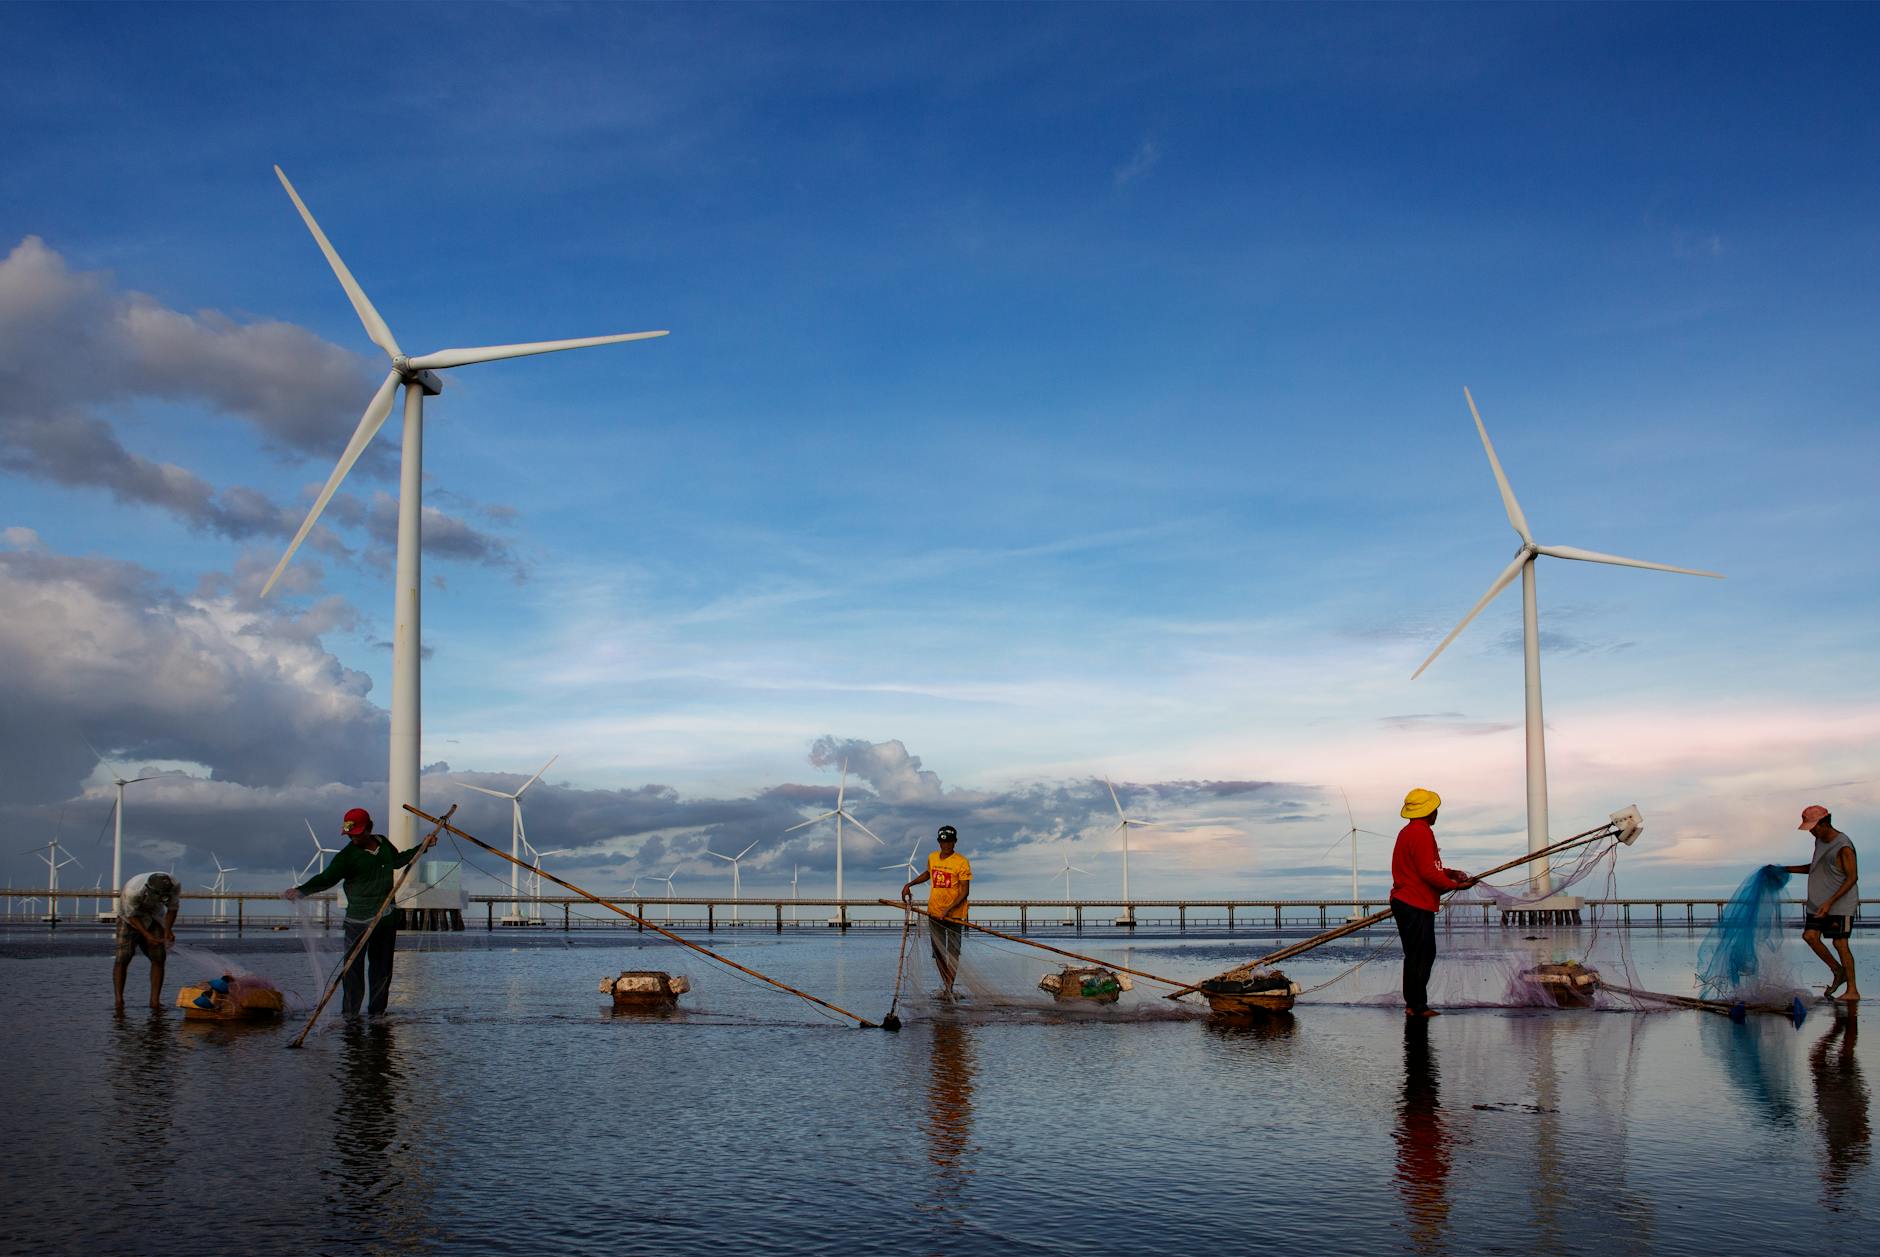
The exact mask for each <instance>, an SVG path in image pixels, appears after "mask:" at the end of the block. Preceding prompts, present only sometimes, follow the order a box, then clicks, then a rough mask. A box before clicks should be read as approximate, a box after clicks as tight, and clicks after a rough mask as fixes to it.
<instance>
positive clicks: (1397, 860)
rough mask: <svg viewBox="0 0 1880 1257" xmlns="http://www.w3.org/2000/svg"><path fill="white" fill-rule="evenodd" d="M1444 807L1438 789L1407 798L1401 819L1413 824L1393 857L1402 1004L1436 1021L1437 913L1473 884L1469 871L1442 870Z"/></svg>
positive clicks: (1392, 910)
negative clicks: (1451, 895)
mask: <svg viewBox="0 0 1880 1257" xmlns="http://www.w3.org/2000/svg"><path fill="white" fill-rule="evenodd" d="M1442 804H1443V800H1442V796H1440V795H1438V794H1437V793H1436V792H1435V791H1434V790H1412V791H1411V792H1410V793H1409V794H1407V795H1405V796H1404V800H1403V812H1402V813H1401V815H1402V816H1403V817H1404V818H1405V819H1406V820H1408V821H1409V822H1410V823H1409V824H1408V825H1405V826H1404V827H1403V828H1402V829H1401V830H1399V831H1398V832H1397V846H1396V849H1395V850H1393V851H1392V852H1391V855H1390V914H1391V916H1392V917H1394V918H1395V919H1396V921H1397V937H1398V938H1400V939H1402V940H1403V1003H1404V1009H1403V1011H1404V1015H1405V1016H1407V1017H1434V1016H1436V1010H1435V1009H1433V1008H1431V1007H1430V993H1429V988H1430V970H1431V969H1432V968H1434V967H1435V965H1436V910H1437V909H1438V908H1440V907H1441V906H1442V902H1443V900H1442V897H1443V895H1445V894H1447V893H1448V892H1449V891H1452V890H1460V889H1462V888H1463V887H1464V886H1473V885H1474V884H1475V879H1474V878H1472V877H1470V876H1469V875H1468V874H1467V873H1463V872H1459V871H1457V870H1456V869H1449V868H1444V867H1443V858H1442V856H1441V855H1440V854H1439V853H1438V852H1437V850H1436V831H1435V829H1434V828H1433V826H1434V825H1435V823H1436V810H1437V809H1438V808H1439V807H1441V806H1442Z"/></svg>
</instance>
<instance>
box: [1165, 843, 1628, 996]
mask: <svg viewBox="0 0 1880 1257" xmlns="http://www.w3.org/2000/svg"><path fill="white" fill-rule="evenodd" d="M1618 832H1619V826H1618V824H1617V823H1616V822H1613V821H1608V822H1606V823H1605V824H1604V825H1601V826H1599V827H1598V828H1597V829H1589V830H1587V831H1586V832H1585V833H1583V834H1575V835H1573V837H1571V838H1562V839H1561V840H1560V841H1559V842H1556V843H1554V844H1553V845H1552V846H1549V847H1542V848H1541V849H1540V850H1539V851H1530V852H1528V853H1527V854H1526V855H1524V856H1518V857H1516V858H1515V859H1513V860H1510V861H1508V862H1507V863H1506V864H1497V865H1496V866H1495V867H1494V868H1492V869H1489V870H1488V871H1487V872H1486V873H1477V874H1476V875H1475V878H1474V881H1472V882H1471V883H1470V885H1474V884H1475V882H1480V881H1485V880H1486V879H1488V878H1491V877H1493V876H1495V875H1496V874H1497V873H1506V872H1507V871H1508V870H1509V869H1512V868H1519V867H1520V866H1521V865H1523V864H1526V863H1528V862H1529V861H1531V860H1539V859H1543V858H1544V857H1546V856H1550V855H1555V854H1557V853H1559V852H1561V851H1565V850H1566V849H1567V848H1568V847H1576V846H1585V845H1586V844H1587V843H1589V842H1598V841H1600V840H1601V839H1604V838H1610V837H1612V836H1614V835H1615V834H1617V833H1618ZM1456 889H1457V890H1461V889H1463V887H1460V886H1458V887H1457V888H1456ZM1389 917H1390V909H1389V908H1386V909H1384V910H1383V911H1382V912H1373V913H1372V914H1371V915H1370V916H1368V917H1363V918H1360V919H1359V920H1356V921H1347V922H1345V923H1344V924H1343V925H1341V926H1338V927H1337V928H1335V929H1330V930H1326V931H1325V932H1324V933H1323V934H1314V935H1313V936H1312V937H1311V938H1308V939H1302V940H1301V941H1299V942H1297V943H1293V944H1291V945H1289V946H1286V947H1282V948H1280V949H1279V950H1278V951H1274V952H1268V953H1267V954H1266V955H1264V956H1262V957H1260V958H1259V959H1258V960H1249V961H1248V962H1247V963H1246V964H1244V965H1238V966H1236V967H1234V968H1232V969H1229V970H1227V971H1226V972H1225V973H1219V974H1216V975H1215V976H1214V977H1212V978H1209V979H1208V981H1209V982H1233V981H1236V980H1238V979H1240V978H1244V977H1247V976H1248V975H1250V974H1252V973H1253V972H1254V970H1256V969H1261V968H1264V967H1265V966H1267V965H1273V964H1278V963H1279V962H1280V961H1282V960H1289V959H1291V958H1292V957H1294V956H1297V955H1299V954H1300V953H1301V952H1308V951H1311V950H1312V949H1313V948H1315V947H1321V946H1323V945H1324V944H1326V943H1329V942H1332V941H1333V940H1335V939H1340V938H1343V937H1345V935H1347V934H1355V933H1357V932H1358V931H1359V930H1362V929H1367V928H1369V927H1370V926H1373V925H1376V924H1377V923H1378V922H1380V921H1384V920H1388V919H1389ZM1203 985H1204V984H1203V983H1200V982H1197V983H1195V984H1194V985H1193V986H1184V987H1182V988H1181V989H1180V990H1179V991H1174V992H1172V993H1170V994H1168V995H1166V996H1164V997H1163V998H1164V999H1180V998H1181V997H1182V996H1184V995H1191V994H1193V993H1194V992H1196V991H1199V990H1200V989H1201V988H1202V986H1203Z"/></svg>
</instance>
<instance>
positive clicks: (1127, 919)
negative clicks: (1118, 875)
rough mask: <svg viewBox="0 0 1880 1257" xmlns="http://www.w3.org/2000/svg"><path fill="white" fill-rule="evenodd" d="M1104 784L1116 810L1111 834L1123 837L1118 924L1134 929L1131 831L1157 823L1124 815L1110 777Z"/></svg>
mask: <svg viewBox="0 0 1880 1257" xmlns="http://www.w3.org/2000/svg"><path fill="white" fill-rule="evenodd" d="M1103 784H1104V785H1105V786H1107V787H1109V791H1110V803H1111V805H1112V806H1114V807H1115V808H1116V824H1114V825H1112V826H1111V827H1110V832H1111V833H1120V834H1122V835H1123V915H1122V916H1120V917H1118V918H1116V924H1118V925H1124V926H1132V927H1133V926H1134V925H1135V924H1136V909H1135V908H1133V907H1131V906H1130V902H1129V831H1130V829H1131V828H1132V827H1133V828H1138V829H1146V828H1148V827H1149V826H1151V825H1154V824H1155V823H1156V822H1155V821H1145V820H1138V819H1137V818H1136V817H1133V816H1125V815H1123V804H1122V802H1121V800H1119V799H1118V798H1117V797H1116V787H1115V786H1114V785H1112V784H1111V782H1110V779H1109V777H1108V776H1105V777H1104V778H1103Z"/></svg>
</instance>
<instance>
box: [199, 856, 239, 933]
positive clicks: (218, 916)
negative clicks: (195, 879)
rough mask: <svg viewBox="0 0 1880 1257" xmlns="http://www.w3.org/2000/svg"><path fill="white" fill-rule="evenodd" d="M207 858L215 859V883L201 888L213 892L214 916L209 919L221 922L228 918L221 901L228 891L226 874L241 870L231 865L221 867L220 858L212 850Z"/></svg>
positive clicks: (226, 910)
mask: <svg viewBox="0 0 1880 1257" xmlns="http://www.w3.org/2000/svg"><path fill="white" fill-rule="evenodd" d="M209 858H210V859H211V860H214V861H215V885H213V886H204V887H203V889H204V890H209V891H214V892H215V896H216V898H215V909H214V911H215V916H214V917H212V918H211V920H213V921H215V922H216V923H217V924H221V923H223V922H226V921H227V920H228V908H227V907H226V906H225V905H224V904H223V902H222V896H223V895H226V894H227V893H228V875H229V874H230V873H239V872H240V871H241V870H240V869H238V868H235V867H233V866H230V867H229V868H223V867H222V858H221V857H220V856H218V855H216V853H215V852H213V851H211V852H210V853H209Z"/></svg>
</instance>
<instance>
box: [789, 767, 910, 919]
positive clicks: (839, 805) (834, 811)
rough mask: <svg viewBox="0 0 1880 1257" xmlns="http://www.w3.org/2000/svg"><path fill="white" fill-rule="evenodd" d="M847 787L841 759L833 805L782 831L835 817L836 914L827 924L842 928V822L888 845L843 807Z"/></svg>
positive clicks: (844, 910)
mask: <svg viewBox="0 0 1880 1257" xmlns="http://www.w3.org/2000/svg"><path fill="white" fill-rule="evenodd" d="M848 788H849V762H848V761H847V760H843V761H842V780H841V782H840V783H839V784H838V785H837V786H836V805H835V807H833V808H831V809H830V810H829V811H827V812H824V813H823V814H822V815H821V816H812V817H811V818H810V819H808V820H806V821H804V822H803V823H802V824H801V825H792V826H790V828H788V829H786V830H784V831H783V832H784V833H786V834H793V833H795V832H796V831H797V830H799V829H808V828H809V827H810V826H811V825H819V824H821V823H822V822H823V821H826V820H828V819H829V818H830V817H832V816H833V817H835V818H836V914H835V916H833V917H831V918H830V919H829V924H831V925H833V926H836V927H837V928H839V929H844V930H846V929H848V928H849V908H848V905H847V904H845V903H843V902H842V822H843V821H847V822H848V823H849V824H851V825H853V826H855V828H857V829H859V830H861V831H862V832H863V833H865V834H867V835H868V836H869V837H870V838H873V839H874V840H875V841H876V842H877V843H880V845H882V846H884V847H885V846H887V845H888V844H887V843H885V842H882V841H881V838H880V837H879V836H878V835H877V834H876V833H875V831H874V830H872V829H870V828H869V827H868V826H866V825H864V824H862V823H861V822H860V821H858V820H856V819H855V816H854V814H853V813H851V812H849V811H847V810H846V809H845V808H844V806H843V802H842V800H843V796H844V794H845V792H846V791H847V790H848Z"/></svg>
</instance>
